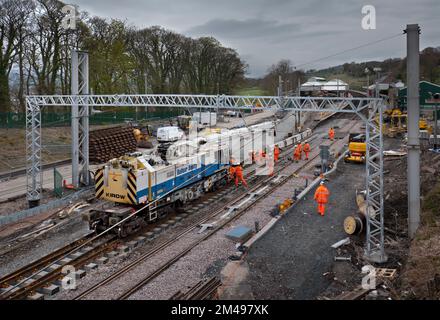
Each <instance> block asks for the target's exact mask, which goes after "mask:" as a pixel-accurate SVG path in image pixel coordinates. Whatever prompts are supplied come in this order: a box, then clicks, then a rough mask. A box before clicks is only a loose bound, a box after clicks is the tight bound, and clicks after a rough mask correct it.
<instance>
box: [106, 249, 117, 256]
mask: <svg viewBox="0 0 440 320" xmlns="http://www.w3.org/2000/svg"><path fill="white" fill-rule="evenodd" d="M118 254H119V252H118V251H115V250H113V251H110V252H107V253H106V254H105V255H106V256H107V258H114V257H116V256H117V255H118Z"/></svg>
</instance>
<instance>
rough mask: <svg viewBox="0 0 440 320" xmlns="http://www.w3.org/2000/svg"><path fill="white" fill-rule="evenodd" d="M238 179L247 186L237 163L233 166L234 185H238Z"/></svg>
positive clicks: (241, 169)
mask: <svg viewBox="0 0 440 320" xmlns="http://www.w3.org/2000/svg"><path fill="white" fill-rule="evenodd" d="M238 180H240V181H241V183H242V184H243V185H244V186H245V187H247V186H248V185H247V183H246V180H244V177H243V168H242V167H241V165H238V166H236V167H235V186H236V187H238Z"/></svg>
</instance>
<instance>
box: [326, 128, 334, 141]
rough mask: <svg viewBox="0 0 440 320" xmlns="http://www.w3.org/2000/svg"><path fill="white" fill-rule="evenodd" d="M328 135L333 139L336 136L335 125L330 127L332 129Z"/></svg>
mask: <svg viewBox="0 0 440 320" xmlns="http://www.w3.org/2000/svg"><path fill="white" fill-rule="evenodd" d="M328 137H329V138H330V140H332V141H333V139H334V138H335V130H333V127H332V128H330V130H329V131H328Z"/></svg>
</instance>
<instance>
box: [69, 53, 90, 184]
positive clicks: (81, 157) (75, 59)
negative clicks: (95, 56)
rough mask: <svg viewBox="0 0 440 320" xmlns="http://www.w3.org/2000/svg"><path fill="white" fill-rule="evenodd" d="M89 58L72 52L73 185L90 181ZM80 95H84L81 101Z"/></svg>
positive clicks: (84, 54)
mask: <svg viewBox="0 0 440 320" xmlns="http://www.w3.org/2000/svg"><path fill="white" fill-rule="evenodd" d="M88 64H89V58H88V54H87V53H86V52H82V51H75V50H74V51H72V84H71V85H72V87H71V90H72V104H71V106H72V184H73V186H74V187H76V188H78V187H79V185H80V183H83V184H85V185H88V184H89V183H90V180H89V106H88V103H87V102H88V99H87V96H86V95H88V93H89V66H88ZM79 95H84V96H83V97H82V99H79Z"/></svg>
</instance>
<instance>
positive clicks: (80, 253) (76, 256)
mask: <svg viewBox="0 0 440 320" xmlns="http://www.w3.org/2000/svg"><path fill="white" fill-rule="evenodd" d="M83 254H84V253H82V252H79V251H78V252H74V253H72V254H70V255H69V258H71V259H78V258H79V257H81V256H82V255H83Z"/></svg>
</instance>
